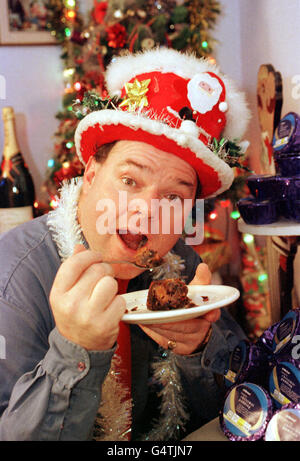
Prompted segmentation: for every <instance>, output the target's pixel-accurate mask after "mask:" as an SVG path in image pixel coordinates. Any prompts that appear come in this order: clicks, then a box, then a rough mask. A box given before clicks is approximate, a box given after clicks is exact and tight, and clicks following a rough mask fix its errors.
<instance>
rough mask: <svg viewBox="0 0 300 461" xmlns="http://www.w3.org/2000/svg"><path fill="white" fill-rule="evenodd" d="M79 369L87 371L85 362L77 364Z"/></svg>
mask: <svg viewBox="0 0 300 461" xmlns="http://www.w3.org/2000/svg"><path fill="white" fill-rule="evenodd" d="M77 369H78V370H79V371H83V370H85V363H84V362H78V363H77Z"/></svg>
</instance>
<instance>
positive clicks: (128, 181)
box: [122, 177, 136, 186]
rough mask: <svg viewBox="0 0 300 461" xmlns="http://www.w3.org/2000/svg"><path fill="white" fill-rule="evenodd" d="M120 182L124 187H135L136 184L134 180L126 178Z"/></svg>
mask: <svg viewBox="0 0 300 461" xmlns="http://www.w3.org/2000/svg"><path fill="white" fill-rule="evenodd" d="M122 182H123V183H124V184H125V185H126V186H136V182H135V180H134V179H132V178H128V177H125V178H122Z"/></svg>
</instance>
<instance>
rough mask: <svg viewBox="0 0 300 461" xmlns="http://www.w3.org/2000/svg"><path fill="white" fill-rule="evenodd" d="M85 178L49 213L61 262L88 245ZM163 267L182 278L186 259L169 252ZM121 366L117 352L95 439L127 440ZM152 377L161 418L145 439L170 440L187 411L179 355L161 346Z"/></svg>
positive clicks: (71, 184)
mask: <svg viewBox="0 0 300 461" xmlns="http://www.w3.org/2000/svg"><path fill="white" fill-rule="evenodd" d="M82 182H83V180H82V178H73V179H71V180H70V181H65V182H64V183H63V185H62V188H61V190H60V201H59V205H58V207H57V208H56V209H55V210H53V211H51V212H50V213H49V214H48V219H47V224H48V227H49V228H50V230H51V232H52V236H53V240H54V241H55V243H56V245H57V248H58V252H59V255H60V257H61V259H62V261H64V260H66V259H67V258H68V257H70V256H71V255H72V254H73V250H74V246H75V245H76V244H85V239H84V236H83V234H82V231H81V228H80V225H79V223H78V220H77V205H78V199H79V196H80V190H81V186H82ZM165 259H166V263H165V264H164V267H163V268H160V269H158V270H157V272H156V273H155V272H153V273H152V277H153V278H164V277H165V278H167V277H179V276H180V272H181V271H182V269H183V268H184V265H183V263H184V261H183V260H182V259H181V258H180V257H179V256H177V255H175V254H173V253H171V252H169V253H168V254H167V255H166V256H165ZM120 365H122V364H121V363H120V358H119V357H118V356H117V355H116V354H115V355H114V357H113V359H112V362H111V368H110V371H109V373H108V375H107V377H106V379H105V381H104V383H103V385H102V403H101V405H100V408H99V411H98V415H97V417H96V420H95V426H94V439H95V440H110V441H112V440H114V441H117V440H127V433H128V429H129V428H130V426H131V412H130V409H131V406H132V401H131V399H129V400H124V399H125V396H126V395H127V390H126V388H124V386H122V384H121V383H120V382H119V379H118V378H119V375H118V373H117V372H116V369H120V368H118V367H120ZM152 368H153V377H154V380H155V382H156V384H157V385H158V386H159V387H160V391H159V393H158V396H159V397H161V408H160V410H161V417H160V418H159V420H158V421H154V422H153V429H152V430H151V431H150V432H149V433H148V434H147V435H146V436H145V438H144V440H170V439H176V437H178V436H179V433H180V428H183V427H184V424H185V422H186V421H187V419H188V414H187V413H186V411H185V409H184V397H183V396H184V392H183V388H182V385H181V378H180V372H179V369H178V367H177V364H176V355H175V354H173V353H172V352H170V351H165V350H164V349H160V358H159V359H158V360H157V361H156V362H154V363H153V364H152Z"/></svg>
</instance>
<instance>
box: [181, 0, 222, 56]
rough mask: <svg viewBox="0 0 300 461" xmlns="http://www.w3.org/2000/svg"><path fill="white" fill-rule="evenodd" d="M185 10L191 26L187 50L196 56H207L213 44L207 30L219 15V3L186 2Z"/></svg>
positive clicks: (198, 0) (206, 0) (206, 1)
mask: <svg viewBox="0 0 300 461" xmlns="http://www.w3.org/2000/svg"><path fill="white" fill-rule="evenodd" d="M187 8H188V11H189V18H190V24H191V26H190V30H191V38H190V43H189V49H191V50H193V51H194V52H195V53H196V55H197V56H208V55H209V54H210V53H211V52H212V51H213V46H214V44H215V40H213V39H212V37H211V36H210V34H209V30H210V29H211V28H213V26H214V25H215V23H216V20H217V18H218V15H219V14H220V13H221V8H220V3H219V2H217V1H215V0H192V1H189V2H187Z"/></svg>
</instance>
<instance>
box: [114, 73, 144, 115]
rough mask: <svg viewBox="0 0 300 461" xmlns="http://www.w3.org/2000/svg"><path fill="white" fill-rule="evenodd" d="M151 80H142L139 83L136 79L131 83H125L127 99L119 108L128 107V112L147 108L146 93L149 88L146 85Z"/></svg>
mask: <svg viewBox="0 0 300 461" xmlns="http://www.w3.org/2000/svg"><path fill="white" fill-rule="evenodd" d="M150 82H151V79H150V78H148V79H147V80H142V81H141V82H140V81H139V80H137V79H135V80H134V82H133V83H125V90H126V96H127V98H126V99H124V101H123V102H122V103H121V104H120V106H119V107H124V106H128V109H129V110H130V111H132V110H133V111H134V110H135V109H136V108H137V107H140V108H143V107H146V106H148V99H147V96H145V95H146V93H147V92H148V90H149V88H148V85H149V83H150Z"/></svg>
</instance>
